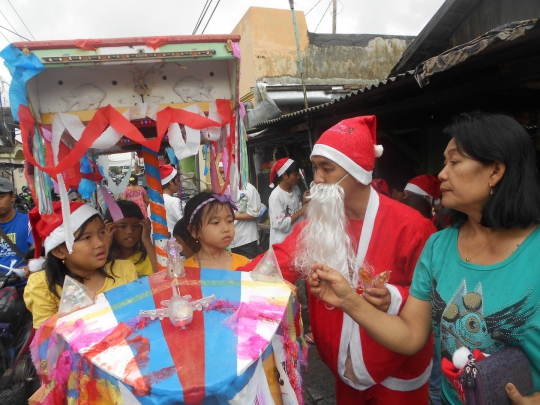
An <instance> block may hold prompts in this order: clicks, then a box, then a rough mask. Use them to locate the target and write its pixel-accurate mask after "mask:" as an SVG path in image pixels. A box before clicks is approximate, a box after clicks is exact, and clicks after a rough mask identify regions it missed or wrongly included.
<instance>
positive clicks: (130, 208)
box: [104, 200, 148, 264]
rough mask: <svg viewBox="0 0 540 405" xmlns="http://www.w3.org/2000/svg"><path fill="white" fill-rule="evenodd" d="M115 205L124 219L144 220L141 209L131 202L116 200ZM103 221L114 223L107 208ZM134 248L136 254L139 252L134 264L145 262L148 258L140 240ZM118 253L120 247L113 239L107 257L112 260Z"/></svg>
mask: <svg viewBox="0 0 540 405" xmlns="http://www.w3.org/2000/svg"><path fill="white" fill-rule="evenodd" d="M116 203H117V204H118V207H119V208H120V211H122V214H123V215H124V218H137V219H140V220H143V219H144V215H143V213H142V211H141V208H140V207H139V206H138V205H137V204H136V203H134V202H133V201H127V200H118V201H117V202H116ZM104 219H105V221H109V222H114V221H113V219H112V216H111V212H110V211H109V209H108V208H107V211H105V215H104ZM135 248H136V250H137V252H141V257H139V260H137V262H136V263H135V264H140V263H142V262H144V261H145V260H146V256H148V252H147V251H146V247H145V246H144V243H142V241H141V239H139V240H138V242H137V246H136V247H135ZM118 251H120V246H119V245H118V243H116V240H114V238H113V242H112V245H111V249H110V250H109V255H110V256H109V257H110V258H111V259H112V257H113V256H114V255H115V253H116V252H118Z"/></svg>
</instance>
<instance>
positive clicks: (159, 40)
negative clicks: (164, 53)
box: [145, 37, 169, 51]
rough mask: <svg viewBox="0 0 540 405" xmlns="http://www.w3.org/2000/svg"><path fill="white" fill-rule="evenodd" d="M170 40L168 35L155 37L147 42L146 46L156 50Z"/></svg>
mask: <svg viewBox="0 0 540 405" xmlns="http://www.w3.org/2000/svg"><path fill="white" fill-rule="evenodd" d="M167 42H169V38H167V37H154V38H151V39H149V40H148V41H146V42H145V44H146V46H148V47H150V48H152V49H153V50H154V51H155V50H156V49H157V48H159V47H160V46H161V45H165V44H166V43H167Z"/></svg>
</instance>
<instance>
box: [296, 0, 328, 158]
mask: <svg viewBox="0 0 540 405" xmlns="http://www.w3.org/2000/svg"><path fill="white" fill-rule="evenodd" d="M334 1H335V0H334ZM289 5H290V6H291V11H292V20H293V27H294V37H295V39H296V53H297V54H298V71H299V72H300V80H301V81H302V90H303V92H304V107H305V109H306V119H308V115H307V114H308V113H307V109H308V108H309V106H308V101H307V93H306V83H305V81H304V67H303V65H302V53H301V52H300V41H299V40H298V28H297V27H296V14H295V12H294V0H289ZM308 121H309V120H308ZM308 136H309V146H310V148H311V149H313V141H312V139H311V129H310V128H309V124H308Z"/></svg>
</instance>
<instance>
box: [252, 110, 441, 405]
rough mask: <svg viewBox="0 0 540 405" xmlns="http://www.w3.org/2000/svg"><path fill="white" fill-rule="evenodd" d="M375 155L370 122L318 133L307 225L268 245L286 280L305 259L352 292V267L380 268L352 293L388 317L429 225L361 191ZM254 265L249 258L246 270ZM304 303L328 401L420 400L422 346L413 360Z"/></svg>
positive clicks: (327, 310)
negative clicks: (372, 281) (370, 282)
mask: <svg viewBox="0 0 540 405" xmlns="http://www.w3.org/2000/svg"><path fill="white" fill-rule="evenodd" d="M381 154H382V147H381V146H378V145H376V118H375V117H374V116H364V117H356V118H351V119H347V120H344V121H341V122H340V123H338V124H337V125H335V126H333V127H332V128H330V129H329V130H327V131H326V132H324V133H323V134H322V136H321V137H320V138H319V140H318V141H317V143H316V144H315V146H314V148H313V152H312V154H311V160H312V162H313V166H314V168H315V170H316V171H315V177H314V182H313V183H312V185H311V190H310V198H309V199H310V202H309V204H308V206H307V211H306V215H307V219H306V220H305V221H303V222H302V223H300V224H299V225H298V226H296V227H295V229H294V230H293V232H292V233H291V234H290V235H289V236H288V237H287V238H286V239H285V240H284V241H283V243H280V244H275V245H273V248H274V251H275V253H276V257H277V259H278V261H279V265H280V268H281V271H282V273H283V275H284V277H285V278H286V279H287V280H288V281H290V282H294V281H295V280H296V279H298V278H299V277H301V276H302V275H304V276H306V275H308V274H309V272H310V271H311V270H310V269H311V265H312V264H314V263H323V264H326V265H327V266H329V267H332V268H333V269H336V270H337V271H339V272H340V273H341V274H343V275H344V276H345V277H346V278H347V279H348V281H349V283H350V284H351V286H353V287H354V288H357V287H359V285H360V281H361V280H359V271H360V269H362V268H369V269H370V270H371V276H377V275H378V274H380V273H383V272H385V271H387V270H389V271H390V279H389V281H388V283H387V284H385V285H383V286H380V285H379V286H372V287H371V288H366V289H365V290H364V289H362V288H358V293H359V294H363V295H364V297H365V298H366V300H368V301H369V302H370V303H371V304H372V305H373V306H375V307H377V308H378V309H379V310H381V311H385V312H388V313H391V314H398V313H399V311H400V310H401V308H402V307H403V305H404V303H405V301H406V299H407V297H408V294H409V286H410V284H411V282H412V276H413V272H414V268H415V265H416V262H417V260H418V257H419V256H420V252H421V251H422V248H423V247H424V244H425V242H426V241H427V239H428V238H429V236H430V235H431V234H432V233H433V232H434V231H435V228H434V227H433V225H432V224H431V222H430V221H429V220H427V219H425V218H423V217H422V216H421V215H420V214H419V213H418V212H416V211H415V210H413V209H411V208H409V207H407V206H405V205H403V204H400V203H398V202H396V201H394V200H392V199H390V198H388V197H386V196H384V195H379V194H378V193H377V192H376V191H375V190H373V188H372V187H371V186H370V183H371V180H372V172H373V168H374V166H375V158H376V156H380V155H381ZM259 260H260V259H259ZM257 263H258V260H257V259H255V260H253V261H252V262H251V263H250V265H249V268H254V267H255V266H256V264H257ZM364 281H367V280H364ZM308 305H309V316H310V322H311V329H312V332H313V337H314V340H315V343H316V345H317V349H318V352H319V354H320V356H321V358H322V360H323V361H324V362H325V363H326V365H328V367H329V368H330V369H331V370H332V372H333V374H334V377H335V381H336V398H337V403H338V404H342V405H347V404H368V403H369V404H386V405H392V404H396V405H397V404H427V403H428V380H429V376H430V372H431V357H432V352H433V347H432V346H433V345H432V342H427V344H426V346H425V347H424V348H423V349H422V350H421V351H420V352H419V353H417V354H415V355H414V356H405V355H401V354H397V353H395V352H392V351H390V350H388V349H386V348H384V347H383V346H381V345H379V344H378V343H376V342H375V341H374V340H373V339H372V338H371V337H370V336H369V335H368V334H367V333H366V331H364V330H363V328H361V327H359V325H358V324H356V323H355V322H354V321H353V320H352V318H350V317H349V316H348V315H347V314H345V313H344V312H342V311H340V310H339V309H335V308H333V307H331V306H329V305H328V304H325V303H324V301H322V300H318V299H317V298H315V297H314V296H312V295H311V294H308Z"/></svg>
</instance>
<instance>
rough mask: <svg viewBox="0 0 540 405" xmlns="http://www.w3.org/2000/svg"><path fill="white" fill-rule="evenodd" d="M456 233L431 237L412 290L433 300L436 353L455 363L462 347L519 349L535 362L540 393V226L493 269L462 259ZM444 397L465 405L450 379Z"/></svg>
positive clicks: (449, 231)
mask: <svg viewBox="0 0 540 405" xmlns="http://www.w3.org/2000/svg"><path fill="white" fill-rule="evenodd" d="M458 234H459V228H456V227H450V228H448V229H446V230H444V231H441V232H438V233H436V234H434V235H432V236H431V238H430V239H429V240H428V241H427V243H426V246H425V247H424V250H423V252H422V255H421V256H420V259H419V261H418V263H417V265H416V269H415V273H414V277H413V282H412V285H411V290H410V293H411V295H413V296H414V297H416V298H418V299H420V300H424V301H431V316H432V319H431V322H432V326H433V333H434V335H435V348H436V350H437V353H438V355H439V356H440V358H447V359H449V360H450V361H452V354H453V353H454V351H455V350H456V349H457V348H459V347H461V346H466V347H468V348H469V350H471V351H472V350H473V349H480V350H481V351H482V352H484V353H490V354H491V353H495V352H497V351H499V350H501V349H502V348H503V347H505V346H507V345H512V346H518V347H520V348H521V349H522V350H523V351H524V352H525V353H526V355H527V357H528V358H529V361H530V363H531V368H532V374H533V380H534V391H538V390H540V329H539V323H540V312H539V310H540V255H539V250H540V227H538V228H536V229H535V230H534V231H533V232H532V233H531V234H530V235H529V236H528V237H527V239H525V241H524V242H523V243H522V244H521V245H520V246H519V247H518V248H517V249H516V251H515V252H514V253H512V255H511V256H510V257H508V258H507V259H506V260H504V261H502V262H500V263H497V264H493V265H489V266H481V265H477V264H472V263H468V262H466V261H465V260H463V259H462V258H461V257H460V256H459V253H458V248H457V238H458ZM534 391H533V392H534ZM441 394H442V395H443V396H444V398H446V400H447V402H449V403H451V404H461V402H460V401H459V399H458V397H457V394H456V392H455V390H454V388H453V385H452V384H451V382H450V381H449V380H448V379H446V378H445V379H443V383H442V393H441Z"/></svg>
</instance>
